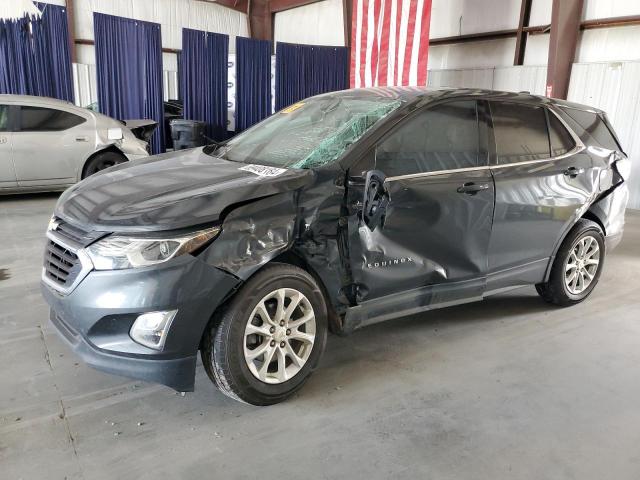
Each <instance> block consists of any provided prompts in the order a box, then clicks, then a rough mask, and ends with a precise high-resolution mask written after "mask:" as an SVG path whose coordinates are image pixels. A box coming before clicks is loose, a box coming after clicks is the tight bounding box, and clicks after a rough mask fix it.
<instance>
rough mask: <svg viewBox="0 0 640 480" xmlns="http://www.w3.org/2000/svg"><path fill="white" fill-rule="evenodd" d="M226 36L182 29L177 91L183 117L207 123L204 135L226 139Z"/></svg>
mask: <svg viewBox="0 0 640 480" xmlns="http://www.w3.org/2000/svg"><path fill="white" fill-rule="evenodd" d="M228 61H229V36H228V35H223V34H220V33H211V32H203V31H200V30H191V29H189V28H183V29H182V55H180V88H181V89H182V101H183V104H184V118H185V119H188V120H199V121H202V122H205V123H206V124H207V128H206V135H207V136H208V137H209V138H212V139H214V140H224V139H225V138H227V80H228V79H227V77H228V71H229V70H228V68H227V62H228Z"/></svg>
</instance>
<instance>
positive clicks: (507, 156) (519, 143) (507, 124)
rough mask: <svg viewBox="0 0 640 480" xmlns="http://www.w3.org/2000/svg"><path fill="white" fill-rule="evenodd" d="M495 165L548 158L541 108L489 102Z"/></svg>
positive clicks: (544, 121) (545, 125)
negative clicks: (495, 155) (494, 140)
mask: <svg viewBox="0 0 640 480" xmlns="http://www.w3.org/2000/svg"><path fill="white" fill-rule="evenodd" d="M490 104H491V115H492V117H493V131H494V134H495V139H496V150H497V152H498V164H501V165H504V164H508V163H518V162H528V161H531V160H542V159H545V158H549V156H550V154H549V135H548V133H547V119H546V116H545V111H544V108H543V107H535V106H531V105H523V104H518V103H506V102H490Z"/></svg>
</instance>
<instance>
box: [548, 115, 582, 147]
mask: <svg viewBox="0 0 640 480" xmlns="http://www.w3.org/2000/svg"><path fill="white" fill-rule="evenodd" d="M549 140H550V142H551V155H552V156H554V157H558V156H560V155H564V154H565V153H567V152H569V151H571V150H572V149H573V147H575V146H576V144H575V142H574V141H573V138H572V137H571V134H570V133H569V131H568V130H567V129H566V128H565V127H564V125H563V124H562V122H561V121H560V120H558V117H556V116H555V115H554V114H553V113H551V112H549Z"/></svg>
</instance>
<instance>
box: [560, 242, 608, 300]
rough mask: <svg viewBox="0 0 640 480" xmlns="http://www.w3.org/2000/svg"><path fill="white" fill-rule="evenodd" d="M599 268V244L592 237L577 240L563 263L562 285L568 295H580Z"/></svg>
mask: <svg viewBox="0 0 640 480" xmlns="http://www.w3.org/2000/svg"><path fill="white" fill-rule="evenodd" d="M599 266H600V244H599V243H598V241H597V240H596V239H595V237H593V236H592V235H586V236H584V237H581V238H579V239H578V240H577V241H576V243H575V244H574V245H573V247H571V250H570V253H569V257H568V258H567V261H566V263H565V274H564V284H565V287H566V288H567V290H568V291H569V293H571V294H573V295H580V294H581V293H582V292H584V291H585V290H586V289H587V288H589V285H591V282H593V279H594V278H595V276H596V273H597V272H598V268H599Z"/></svg>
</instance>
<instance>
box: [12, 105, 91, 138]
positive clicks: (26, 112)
mask: <svg viewBox="0 0 640 480" xmlns="http://www.w3.org/2000/svg"><path fill="white" fill-rule="evenodd" d="M84 121H85V119H84V118H82V117H80V116H78V115H74V114H73V113H69V112H64V111H62V110H56V109H53V108H43V107H28V106H23V107H21V108H20V130H21V131H23V132H47V131H49V132H51V131H60V130H67V129H69V128H72V127H75V126H76V125H80V124H81V123H83V122H84Z"/></svg>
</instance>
